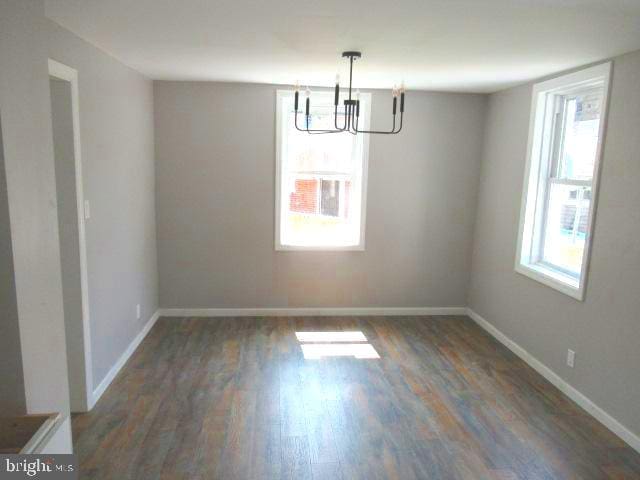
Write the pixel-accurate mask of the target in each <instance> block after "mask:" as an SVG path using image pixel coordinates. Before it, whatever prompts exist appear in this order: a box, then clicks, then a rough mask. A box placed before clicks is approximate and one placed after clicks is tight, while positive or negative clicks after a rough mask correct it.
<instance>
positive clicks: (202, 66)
mask: <svg viewBox="0 0 640 480" xmlns="http://www.w3.org/2000/svg"><path fill="white" fill-rule="evenodd" d="M46 11H47V15H48V16H49V17H50V18H51V19H53V20H55V21H56V22H58V23H59V24H61V25H62V26H64V27H66V28H68V29H69V30H71V31H73V32H75V33H76V34H77V35H79V36H80V37H82V38H84V39H86V40H88V41H89V42H91V43H93V44H94V45H96V46H98V47H100V48H101V49H103V50H105V51H106V52H108V53H110V54H112V55H113V56H114V57H116V58H118V59H119V60H121V61H122V62H124V63H125V64H127V65H130V66H131V67H133V68H135V69H136V70H138V71H140V72H142V73H143V74H145V75H147V76H148V77H150V78H153V79H173V80H215V81H240V82H261V83H276V84H291V83H294V82H295V81H296V79H297V80H299V81H300V83H301V84H302V85H306V84H311V85H331V84H333V82H334V77H335V74H336V72H337V71H338V70H339V71H340V73H341V74H342V76H343V79H344V78H345V77H346V76H347V74H348V68H347V65H348V63H347V62H346V61H345V60H343V59H341V57H340V53H341V51H343V50H353V49H358V50H362V52H363V58H362V60H360V61H358V62H357V64H356V68H355V79H354V81H355V84H356V85H357V86H359V87H370V88H388V87H390V86H392V85H393V84H394V83H399V82H400V81H401V80H403V79H404V81H405V83H406V85H407V87H408V88H414V89H427V90H450V91H471V92H491V91H495V90H499V89H501V88H504V87H507V86H510V85H514V84H517V83H520V82H523V81H526V80H530V79H533V78H537V77H541V76H544V75H547V74H550V73H554V72H558V71H561V70H565V69H567V68H571V67H576V66H579V65H584V64H587V63H591V62H594V61H598V60H601V59H604V58H607V57H610V56H613V55H617V54H620V53H624V52H628V51H632V50H636V49H640V0H437V1H436V0H400V1H393V0H342V1H337V0H46Z"/></svg>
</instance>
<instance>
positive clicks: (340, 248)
mask: <svg viewBox="0 0 640 480" xmlns="http://www.w3.org/2000/svg"><path fill="white" fill-rule="evenodd" d="M276 252H364V245H334V246H322V245H276Z"/></svg>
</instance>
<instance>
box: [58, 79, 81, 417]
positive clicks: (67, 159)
mask: <svg viewBox="0 0 640 480" xmlns="http://www.w3.org/2000/svg"><path fill="white" fill-rule="evenodd" d="M49 89H50V91H51V123H52V130H53V152H54V157H55V165H56V197H57V199H58V232H59V235H60V266H61V269H62V297H63V302H64V327H65V332H66V344H67V366H68V372H69V397H70V398H69V400H70V402H71V411H73V412H76V411H84V410H86V393H85V392H86V381H85V367H84V354H83V344H84V327H83V325H82V288H81V283H80V246H79V237H78V209H77V200H76V177H75V156H74V145H73V113H72V109H71V83H70V82H66V81H63V80H58V79H54V78H51V79H50V81H49Z"/></svg>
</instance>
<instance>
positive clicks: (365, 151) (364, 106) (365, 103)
mask: <svg viewBox="0 0 640 480" xmlns="http://www.w3.org/2000/svg"><path fill="white" fill-rule="evenodd" d="M293 96H294V95H293V91H292V90H277V91H276V129H275V130H276V141H275V144H276V165H275V167H276V172H275V173H276V175H275V181H276V185H275V187H276V188H275V194H276V198H275V250H276V251H320V252H322V251H325V252H327V251H329V252H330V251H364V249H365V229H366V212H367V186H368V167H369V135H364V134H363V140H362V142H363V144H362V156H363V158H362V173H361V175H360V183H361V186H360V192H361V196H362V198H361V201H360V241H359V243H358V244H357V245H289V244H284V243H282V239H281V215H282V209H283V205H282V198H281V197H282V163H283V162H282V153H283V152H282V151H283V147H282V112H281V110H282V109H281V105H282V102H283V100H285V99H287V100H288V99H291V100H292V99H293ZM320 96H322V97H326V98H327V99H329V100H330V101H331V104H332V105H333V90H331V91H330V90H317V91H312V92H311V99H312V100H313V99H314V97H315V98H316V99H317V98H318V97H320ZM341 100H342V94H341ZM360 101H361V107H360V122H361V124H364V126H363V127H362V128H364V129H367V128H369V122H370V116H371V94H370V93H360ZM303 102H304V100H303V99H302V100H301V104H302V103H303ZM303 118H304V113H303V114H302V115H301V116H300V117H299V118H298V120H302V119H303ZM328 135H349V133H346V132H344V133H331V134H328ZM318 178H320V177H318ZM319 190H321V189H320V188H319ZM319 195H321V191H320V193H319ZM319 208H320V205H319Z"/></svg>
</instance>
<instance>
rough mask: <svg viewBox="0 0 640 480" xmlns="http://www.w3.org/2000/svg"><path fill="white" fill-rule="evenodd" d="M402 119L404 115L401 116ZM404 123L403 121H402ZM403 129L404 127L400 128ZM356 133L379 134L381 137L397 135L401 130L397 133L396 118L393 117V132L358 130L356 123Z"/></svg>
mask: <svg viewBox="0 0 640 480" xmlns="http://www.w3.org/2000/svg"><path fill="white" fill-rule="evenodd" d="M400 117H401V118H402V114H400ZM401 121H402V120H401ZM400 128H402V126H401V127H400ZM355 131H356V133H375V134H379V135H394V134H396V133H398V132H399V131H400V130H398V132H396V116H395V115H394V116H393V127H392V128H391V130H389V131H382V130H358V124H357V123H356V130H355Z"/></svg>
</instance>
